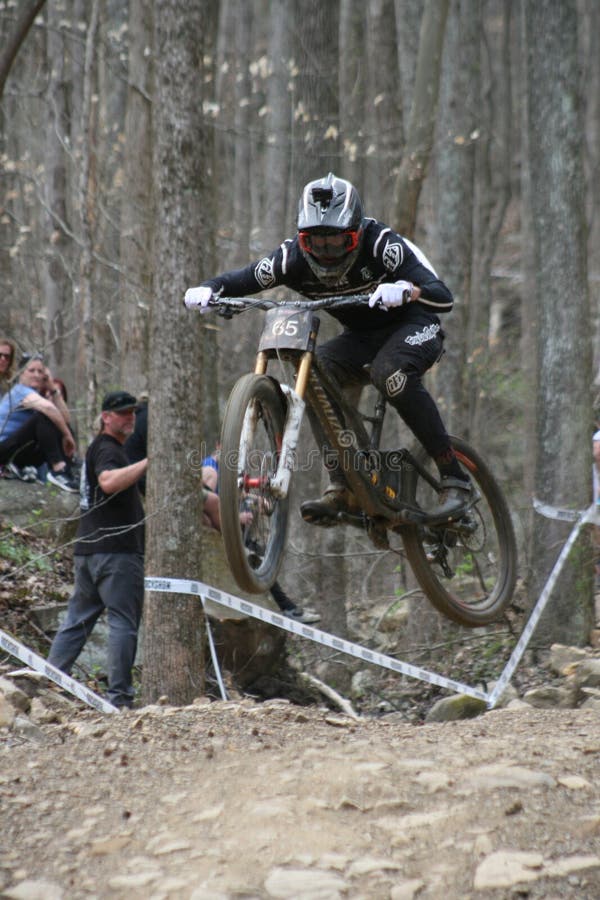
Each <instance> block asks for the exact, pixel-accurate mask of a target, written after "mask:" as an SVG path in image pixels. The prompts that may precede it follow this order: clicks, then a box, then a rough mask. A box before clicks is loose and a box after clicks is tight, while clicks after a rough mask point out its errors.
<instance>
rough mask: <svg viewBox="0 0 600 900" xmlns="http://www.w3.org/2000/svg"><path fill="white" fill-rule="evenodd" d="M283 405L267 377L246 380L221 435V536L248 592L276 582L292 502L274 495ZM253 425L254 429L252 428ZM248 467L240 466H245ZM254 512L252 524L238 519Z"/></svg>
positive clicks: (234, 393)
mask: <svg viewBox="0 0 600 900" xmlns="http://www.w3.org/2000/svg"><path fill="white" fill-rule="evenodd" d="M285 413H286V408H285V401H284V399H283V398H282V395H281V393H280V391H279V390H278V388H277V387H276V386H275V383H274V382H273V380H272V379H271V378H269V377H268V376H266V375H253V374H249V375H243V376H242V377H241V378H240V379H239V380H238V381H237V382H236V384H235V385H234V388H233V390H232V392H231V394H230V396H229V400H228V402H227V407H226V409H225V415H224V418H223V427H222V430H221V462H220V465H219V496H220V502H221V533H222V536H223V544H224V547H225V554H226V556H227V560H228V562H229V566H230V568H231V572H232V574H233V576H234V578H235V580H236V582H237V583H238V585H239V586H240V588H241V589H242V590H244V591H247V592H248V593H251V594H262V593H264V592H265V591H268V590H269V588H270V587H271V586H272V584H273V582H274V581H275V579H276V578H277V573H278V571H279V567H280V565H281V559H282V556H283V551H284V547H285V539H286V533H287V523H288V500H287V498H286V499H284V500H278V499H275V498H273V497H272V496H271V495H270V491H269V479H270V476H272V475H274V474H275V471H276V469H277V462H278V459H279V451H280V449H281V439H282V435H283V429H284V423H285ZM247 417H248V422H249V421H252V422H253V425H252V427H249V425H248V423H247V424H246V428H244V423H245V421H246V418H247ZM244 460H245V464H244V465H243V468H242V467H241V466H242V463H243V461H244ZM249 511H250V512H251V513H252V522H251V523H250V524H241V522H240V515H242V516H243V514H244V513H247V512H249Z"/></svg>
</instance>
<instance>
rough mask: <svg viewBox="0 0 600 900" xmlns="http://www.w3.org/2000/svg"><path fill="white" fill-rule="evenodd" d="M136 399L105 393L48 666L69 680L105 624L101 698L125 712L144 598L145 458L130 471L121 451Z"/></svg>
mask: <svg viewBox="0 0 600 900" xmlns="http://www.w3.org/2000/svg"><path fill="white" fill-rule="evenodd" d="M136 405H137V401H136V398H135V397H133V396H132V395H131V394H128V393H127V392H126V391H113V392H112V393H109V394H106V396H105V397H104V400H103V403H102V415H101V418H102V427H101V431H100V434H98V435H97V437H96V438H94V440H93V441H92V443H91V444H90V446H89V448H88V451H87V453H86V456H85V463H84V465H83V468H82V472H81V517H80V519H79V526H78V529H77V542H76V544H75V590H74V592H73V596H72V597H71V599H70V601H69V608H68V610H67V615H66V618H65V620H64V622H63V624H62V625H61V627H60V629H59V631H58V633H57V634H56V637H55V638H54V641H53V642H52V647H51V648H50V654H49V656H48V661H49V662H51V663H52V664H53V665H55V666H56V667H57V668H59V669H61V670H62V671H63V672H67V673H70V671H71V668H72V666H73V664H74V662H75V660H76V659H77V657H78V656H79V654H80V653H81V651H82V649H83V647H84V645H85V642H86V640H87V638H88V637H89V635H90V633H91V631H92V629H93V627H94V625H95V624H96V621H97V620H98V618H99V616H100V615H101V613H102V612H103V611H104V610H105V609H106V611H107V618H108V628H109V635H108V699H109V700H110V702H111V703H112V704H113V705H114V706H117V707H131V706H132V704H133V697H134V692H133V685H132V682H131V669H132V667H133V663H134V660H135V653H136V649H137V634H138V628H139V624H140V620H141V616H142V602H143V597H144V509H143V506H142V501H141V497H140V492H139V489H138V481H139V480H140V478H142V476H143V475H144V474H145V472H146V469H147V466H148V459H147V457H146V458H144V459H142V460H140V461H139V462H135V463H132V464H130V463H129V460H128V459H127V456H126V454H125V451H124V449H123V444H124V443H125V441H126V440H127V438H128V436H129V435H130V434H131V433H132V432H133V428H134V422H135V409H136Z"/></svg>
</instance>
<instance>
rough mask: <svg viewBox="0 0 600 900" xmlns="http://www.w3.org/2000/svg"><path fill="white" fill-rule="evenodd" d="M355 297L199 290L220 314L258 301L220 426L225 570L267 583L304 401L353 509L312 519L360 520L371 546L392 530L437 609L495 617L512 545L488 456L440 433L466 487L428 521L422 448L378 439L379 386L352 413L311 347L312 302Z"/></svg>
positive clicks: (470, 623)
mask: <svg viewBox="0 0 600 900" xmlns="http://www.w3.org/2000/svg"><path fill="white" fill-rule="evenodd" d="M367 300H368V296H364V295H353V296H350V297H327V298H322V299H319V300H291V301H282V302H280V301H275V300H269V299H262V298H261V299H257V298H252V297H243V298H225V297H221V298H214V299H213V300H212V301H211V305H212V306H214V307H216V311H217V312H218V313H219V314H220V315H222V316H225V317H226V318H231V317H232V316H233V315H236V314H240V313H243V312H246V311H248V310H251V309H252V310H256V309H259V310H264V311H266V316H265V321H264V327H263V330H262V334H261V337H260V340H259V344H258V352H257V356H256V362H255V367H254V372H253V373H249V374H246V375H243V376H242V377H241V378H239V380H238V381H237V382H236V384H235V385H234V387H233V390H232V391H231V394H230V396H229V399H228V402H227V406H226V410H225V414H224V419H223V425H222V432H221V464H220V467H219V494H220V500H221V532H222V536H223V543H224V547H225V552H226V555H227V559H228V562H229V565H230V567H231V571H232V573H233V575H234V577H235V579H236V581H237V583H238V584H239V586H240V588H242V589H243V590H245V591H248V592H250V593H263V592H265V591H267V590H268V589H269V587H270V586H271V585H272V584H273V582H274V581H275V579H276V577H277V573H278V570H279V567H280V564H281V561H282V557H283V553H284V549H285V543H286V533H287V526H288V517H289V490H290V483H291V478H292V475H293V474H294V473H295V470H296V469H297V468H298V465H297V446H298V439H299V434H300V426H301V423H302V420H303V415H304V411H305V409H306V406H307V405H310V407H311V408H312V410H313V412H314V414H315V415H316V416H317V418H318V421H319V423H320V425H321V427H322V429H323V432H324V434H325V436H326V439H327V441H328V443H329V446H330V448H331V449H332V450H333V452H334V453H335V454H336V458H337V460H338V463H339V465H340V467H341V468H342V470H343V472H344V477H345V479H346V481H347V484H348V487H349V489H350V490H351V491H352V492H353V494H354V496H355V498H356V500H357V501H358V504H359V507H360V512H359V513H357V514H349V513H337V514H334V515H333V516H327V517H326V518H325V519H324V520H323V521H322V522H320V523H319V524H322V525H324V526H329V527H330V526H333V525H340V524H347V525H353V526H355V527H358V528H361V529H363V530H364V531H365V532H366V534H367V535H368V536H369V538H370V539H371V541H372V543H373V544H374V545H375V547H377V548H379V549H389V548H390V543H389V541H390V538H391V537H393V535H399V537H400V539H401V542H402V544H403V547H404V552H405V555H406V558H407V559H408V562H409V564H410V567H411V569H412V572H413V574H414V576H415V578H416V581H417V582H418V584H419V585H420V587H421V589H422V590H423V592H424V593H425V595H426V596H427V598H428V599H429V600H430V601H431V603H432V604H433V605H434V606H435V607H436V608H437V609H438V610H439V611H440V612H441V613H443V615H445V616H446V617H447V618H449V619H451V620H453V621H454V622H457V623H459V624H460V625H464V626H467V627H472V628H474V627H478V626H481V625H485V624H488V623H490V622H493V621H496V620H498V619H499V618H500V617H501V615H502V613H503V611H504V610H505V609H506V607H507V606H508V604H509V603H510V601H511V598H512V595H513V591H514V587H515V581H516V575H517V550H516V542H515V536H514V531H513V525H512V520H511V515H510V512H509V508H508V505H507V502H506V500H505V498H504V496H503V493H502V490H501V489H500V486H499V485H498V483H497V481H496V479H495V478H494V476H493V474H492V472H491V470H490V467H489V466H488V465H487V464H486V462H485V461H484V459H483V458H482V456H481V454H479V453H478V452H477V451H476V450H475V449H474V448H473V447H471V446H469V444H468V443H467V442H466V441H464V440H462V439H461V438H459V437H453V436H452V437H451V443H452V446H453V448H454V451H455V454H456V456H457V458H458V460H459V463H460V464H461V466H462V467H463V468H464V470H465V471H466V473H468V476H469V478H470V479H471V482H472V485H473V491H472V495H471V499H470V501H469V503H468V504H467V505H466V507H465V508H463V509H461V510H460V511H459V513H458V514H457V515H456V516H455V517H454V518H452V517H450V518H448V519H447V520H445V521H442V522H440V521H439V515H436V506H437V505H438V503H439V493H440V491H441V490H442V486H441V483H440V477H439V474H438V472H437V468H436V467H435V465H434V464H433V463H432V461H431V460H430V459H429V457H428V456H427V454H426V453H425V451H424V450H423V449H422V448H419V449H416V450H413V449H409V448H406V447H400V448H395V449H394V448H392V449H382V448H381V446H380V443H381V438H382V430H383V423H384V417H385V413H386V408H387V403H386V399H385V397H384V396H383V394H380V393H378V395H377V399H376V402H375V405H374V409H373V410H372V412H371V413H370V414H368V415H363V414H361V413H360V411H359V410H358V409H357V408H355V407H353V406H352V405H351V404H350V403H349V402H348V401H347V400H346V399H345V398H344V396H343V393H342V391H341V389H340V387H339V385H337V383H334V381H333V380H332V379H331V378H330V377H329V376H328V375H327V373H326V372H325V371H323V369H322V367H321V366H320V364H319V360H318V357H317V356H316V355H315V346H316V342H317V335H318V330H319V317H318V316H317V314H316V313H317V311H318V310H319V309H325V310H331V309H340V308H343V307H348V306H356V305H357V304H358V303H364V302H366V301H367ZM273 360H280V361H283V362H286V363H287V362H289V363H291V365H292V367H293V370H294V373H295V381H294V386H293V387H291V386H290V385H288V384H285V383H283V382H282V381H280V380H279V378H277V377H275V376H274V375H273V374H271V373H268V372H267V369H268V366H269V363H270V362H271V361H273ZM248 511H250V512H251V513H252V516H251V517H248V516H242V517H241V518H242V520H246V524H241V521H240V516H241V513H242V512H248ZM249 518H250V521H249V522H248V521H247V520H248V519H249Z"/></svg>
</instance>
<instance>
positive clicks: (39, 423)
mask: <svg viewBox="0 0 600 900" xmlns="http://www.w3.org/2000/svg"><path fill="white" fill-rule="evenodd" d="M47 375H48V373H47V368H46V366H45V365H44V362H43V360H42V359H41V358H40V357H38V356H34V357H32V358H31V359H30V360H29V361H28V362H27V363H26V365H25V368H24V369H23V371H22V372H21V375H20V376H19V380H18V382H17V384H15V385H14V387H12V388H11V389H10V391H9V392H8V393H7V394H5V395H4V397H3V398H2V400H1V401H0V466H3V467H4V468H5V469H7V470H8V472H9V473H10V474H12V475H13V476H16V477H18V478H23V473H24V471H25V472H26V475H27V477H26V478H25V480H35V478H36V475H35V471H33V472H31V470H36V469H37V468H39V467H40V466H42V465H44V463H45V464H46V465H47V466H48V475H47V479H48V481H49V482H51V483H52V484H54V485H56V487H59V488H60V489H61V490H63V491H68V492H70V493H77V492H78V490H79V486H78V484H77V483H76V481H75V480H74V478H73V476H72V473H71V468H70V460H71V459H72V458H73V456H74V455H75V452H76V446H75V441H74V439H73V435H72V433H71V431H70V429H69V426H68V422H67V418H65V414H64V410H63V411H61V407H60V403H61V401H60V399H59V398H58V396H56V397H55V396H53V395H52V394H51V396H50V398H46V397H42V395H41V390H42V386H43V385H44V383H45V381H46V379H47ZM58 393H59V391H57V394H58ZM27 470H29V471H30V472H31V474H29V473H28V472H27Z"/></svg>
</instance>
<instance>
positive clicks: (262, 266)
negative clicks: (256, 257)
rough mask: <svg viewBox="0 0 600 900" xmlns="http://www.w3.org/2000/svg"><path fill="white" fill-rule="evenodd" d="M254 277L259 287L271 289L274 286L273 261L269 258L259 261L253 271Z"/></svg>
mask: <svg viewBox="0 0 600 900" xmlns="http://www.w3.org/2000/svg"><path fill="white" fill-rule="evenodd" d="M254 277H255V278H256V280H257V281H258V283H259V284H260V286H261V287H263V288H269V287H273V285H274V284H275V260H274V259H272V258H271V257H270V256H265V257H264V259H261V261H260V262H259V263H257V265H256V267H255V269H254Z"/></svg>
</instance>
